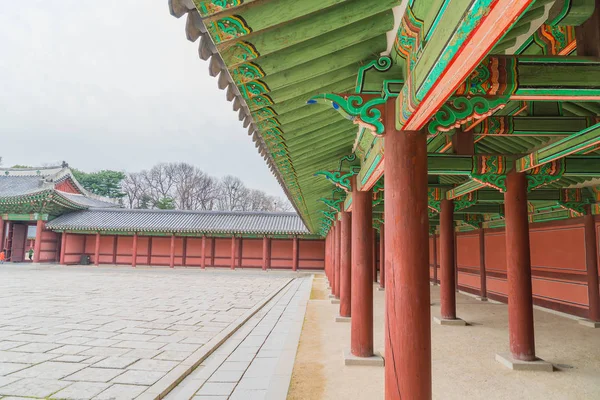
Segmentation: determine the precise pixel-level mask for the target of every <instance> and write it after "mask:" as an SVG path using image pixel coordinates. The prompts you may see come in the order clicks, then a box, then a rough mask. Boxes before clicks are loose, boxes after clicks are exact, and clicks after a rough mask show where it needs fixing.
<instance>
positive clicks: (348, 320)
mask: <svg viewBox="0 0 600 400" xmlns="http://www.w3.org/2000/svg"><path fill="white" fill-rule="evenodd" d="M335 322H350V317H342V316H341V315H338V316H337V317H335Z"/></svg>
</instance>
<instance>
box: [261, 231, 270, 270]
mask: <svg viewBox="0 0 600 400" xmlns="http://www.w3.org/2000/svg"><path fill="white" fill-rule="evenodd" d="M268 240H269V239H267V237H266V236H264V237H263V253H262V270H263V271H266V270H267V250H268V248H269V247H268V245H269V244H268Z"/></svg>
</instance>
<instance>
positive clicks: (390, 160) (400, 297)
mask: <svg viewBox="0 0 600 400" xmlns="http://www.w3.org/2000/svg"><path fill="white" fill-rule="evenodd" d="M393 105H394V102H391V103H390V104H388V106H393ZM390 108H391V107H390ZM386 117H387V118H386V136H385V138H384V140H385V174H384V187H385V191H384V196H385V197H384V204H385V205H384V207H385V221H387V224H386V225H385V239H386V242H387V243H386V246H385V259H386V263H387V266H388V268H387V270H386V287H385V296H386V313H385V354H386V357H385V398H386V400H400V399H420V400H425V399H431V397H432V390H431V315H430V299H429V270H428V266H429V228H428V224H427V223H426V221H427V220H428V212H427V146H426V140H427V136H426V134H425V133H424V132H415V131H396V130H395V120H394V113H392V112H386ZM353 319H354V318H353Z"/></svg>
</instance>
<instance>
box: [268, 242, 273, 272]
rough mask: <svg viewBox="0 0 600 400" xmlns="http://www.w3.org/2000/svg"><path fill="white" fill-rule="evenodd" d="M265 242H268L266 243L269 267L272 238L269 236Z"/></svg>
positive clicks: (269, 264)
mask: <svg viewBox="0 0 600 400" xmlns="http://www.w3.org/2000/svg"><path fill="white" fill-rule="evenodd" d="M267 243H268V245H267V269H271V256H272V251H271V248H272V246H273V239H272V238H269V239H268V241H267Z"/></svg>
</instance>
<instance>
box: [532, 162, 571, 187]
mask: <svg viewBox="0 0 600 400" xmlns="http://www.w3.org/2000/svg"><path fill="white" fill-rule="evenodd" d="M564 173H565V162H564V159H558V160H554V161H550V162H548V163H546V164H542V165H540V166H538V167H535V168H532V169H530V170H528V171H527V191H528V192H531V191H532V190H534V189H537V188H539V187H542V186H545V185H548V184H549V183H552V182H555V181H557V180H559V179H561V178H562V177H563V175H564Z"/></svg>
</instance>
